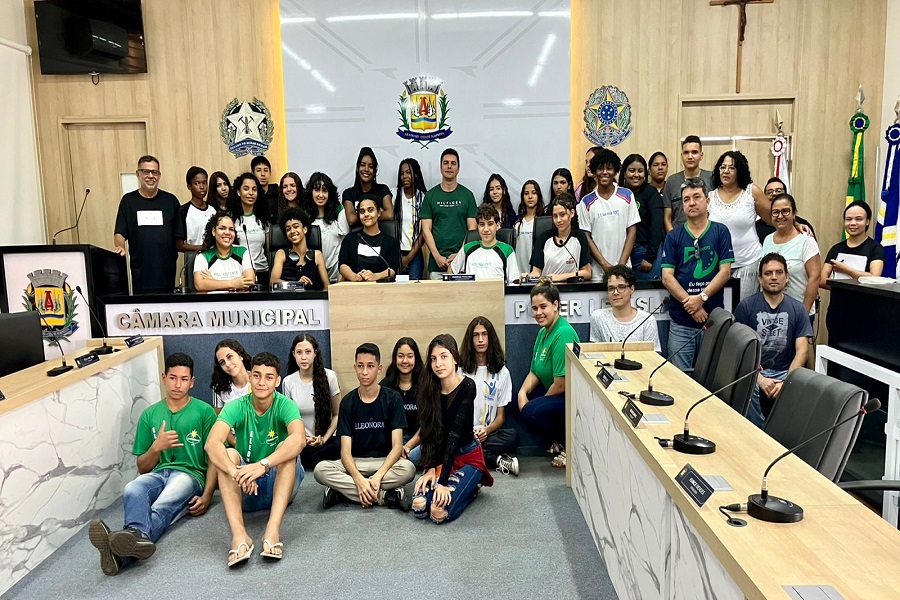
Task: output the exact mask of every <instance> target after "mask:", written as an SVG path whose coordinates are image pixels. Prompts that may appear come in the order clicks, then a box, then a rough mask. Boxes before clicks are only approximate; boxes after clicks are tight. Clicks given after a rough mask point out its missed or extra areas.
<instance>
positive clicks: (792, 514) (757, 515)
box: [747, 398, 881, 523]
mask: <svg viewBox="0 0 900 600" xmlns="http://www.w3.org/2000/svg"><path fill="white" fill-rule="evenodd" d="M879 408H881V402H880V401H879V400H878V398H870V399H869V401H868V402H866V403H865V404H864V405H863V406H862V408H860V409H859V411H858V412H856V413H854V414H852V415H850V416H849V417H847V418H846V419H844V420H842V421H839V422H838V423H837V424H835V425H832V426H831V427H829V428H827V429H825V430H824V431H820V432H819V433H817V434H816V435H814V436H812V437H811V438H809V439H808V440H806V441H805V442H801V443H800V444H798V445H796V446H794V447H793V448H791V449H790V450H788V451H787V452H785V453H783V454H782V455H781V456H779V457H778V458H776V459H775V460H773V461H772V462H771V464H769V466H768V467H766V472H765V473H763V478H762V486H761V488H760V493H758V494H753V495H752V496H750V497H748V498H747V514H749V515H750V516H751V517H753V518H754V519H759V520H760V521H766V522H768V523H796V522H798V521H802V520H803V509H802V508H801V507H800V506H799V505H797V504H794V503H793V502H791V501H790V500H785V499H784V498H779V497H777V496H769V485H768V481H767V477H768V475H769V471H770V470H771V469H772V467H774V466H775V465H776V463H778V461H780V460H781V459H782V458H784V457H785V456H787V455H788V454H793V453H794V452H796V451H797V450H799V449H800V448H802V447H803V446H805V445H807V444H809V443H810V442H812V441H813V440H815V439H816V438H819V437H821V436H823V435H825V434H826V433H829V432H830V431H832V430H834V429H837V428H838V427H840V426H841V425H843V424H844V423H847V422H848V421H852V420H853V419H856V418H858V417H861V416H863V415H867V414H869V413H872V412H875V411H876V410H878V409H879Z"/></svg>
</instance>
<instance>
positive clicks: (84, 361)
mask: <svg viewBox="0 0 900 600" xmlns="http://www.w3.org/2000/svg"><path fill="white" fill-rule="evenodd" d="M95 362H100V357H99V356H97V355H96V354H94V353H92V352H88V353H87V354H85V355H84V356H79V357H77V358H76V359H75V364H76V365H78V368H79V369H82V368H84V367H86V366H88V365H92V364H94V363H95Z"/></svg>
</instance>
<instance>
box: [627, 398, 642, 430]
mask: <svg viewBox="0 0 900 600" xmlns="http://www.w3.org/2000/svg"><path fill="white" fill-rule="evenodd" d="M622 414H623V415H625V418H626V419H628V422H629V423H631V426H632V427H634V428H637V426H638V423H640V422H641V419H643V418H644V412H643V411H642V410H641V409H639V408H638V407H637V404H635V403H634V402H633V401H632V400H631V398H628V399H627V400H625V406H623V407H622Z"/></svg>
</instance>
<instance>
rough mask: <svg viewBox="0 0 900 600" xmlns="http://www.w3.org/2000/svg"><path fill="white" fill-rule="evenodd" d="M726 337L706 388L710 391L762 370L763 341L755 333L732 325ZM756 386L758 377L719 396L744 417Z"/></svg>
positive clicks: (741, 325) (739, 324) (749, 379)
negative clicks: (756, 370) (753, 371)
mask: <svg viewBox="0 0 900 600" xmlns="http://www.w3.org/2000/svg"><path fill="white" fill-rule="evenodd" d="M707 333H708V332H707ZM724 337H725V341H724V342H723V344H722V350H721V352H720V354H719V357H718V362H717V363H716V370H715V373H714V374H713V377H712V382H711V383H710V385H708V386H706V387H707V389H709V391H711V392H714V391H716V390H718V389H719V388H722V387H724V386H726V385H728V384H729V383H731V382H732V381H734V380H735V379H737V378H738V377H740V376H742V375H745V374H747V373H749V372H750V371H752V370H753V369H755V368H758V367H759V361H760V356H761V354H762V341H761V340H760V339H759V336H758V335H756V332H755V331H753V330H752V329H750V328H749V327H747V326H746V325H744V324H742V323H733V324H732V325H731V327H729V328H728V331H727V332H726V333H725V336H724ZM755 383H756V378H755V377H752V376H751V377H748V378H747V379H745V380H744V381H741V382H740V383H737V384H735V385H733V386H731V387H730V388H728V389H727V390H725V391H723V392H721V393H720V394H718V396H719V398H720V399H721V400H722V401H723V402H725V403H726V404H728V405H729V406H731V408H733V409H734V410H736V411H737V412H738V413H739V414H741V415H745V414H747V407H748V406H750V396H751V395H752V393H753V386H754V384H755Z"/></svg>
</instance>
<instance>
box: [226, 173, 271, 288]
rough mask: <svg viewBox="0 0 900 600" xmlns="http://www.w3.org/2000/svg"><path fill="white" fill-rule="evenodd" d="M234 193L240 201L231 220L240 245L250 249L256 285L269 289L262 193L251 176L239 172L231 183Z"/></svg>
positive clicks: (264, 210) (266, 230)
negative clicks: (239, 210)
mask: <svg viewBox="0 0 900 600" xmlns="http://www.w3.org/2000/svg"><path fill="white" fill-rule="evenodd" d="M233 188H234V192H235V194H237V197H238V200H240V202H241V214H240V216H238V217H237V218H236V219H235V221H234V227H235V229H236V230H237V231H238V232H239V233H241V234H243V236H242V240H243V243H242V244H240V245H242V246H244V247H246V248H247V249H249V250H250V258H251V259H252V260H253V268H254V270H255V271H256V282H257V283H259V284H260V285H262V286H263V288H264V289H268V287H269V259H268V256H267V253H266V250H267V249H268V246H269V214H268V211H267V210H266V199H265V191H264V190H263V188H262V186H261V185H260V183H259V179H257V178H256V175H254V174H253V173H243V174H241V175H238V176H237V178H235V180H234V186H233Z"/></svg>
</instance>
